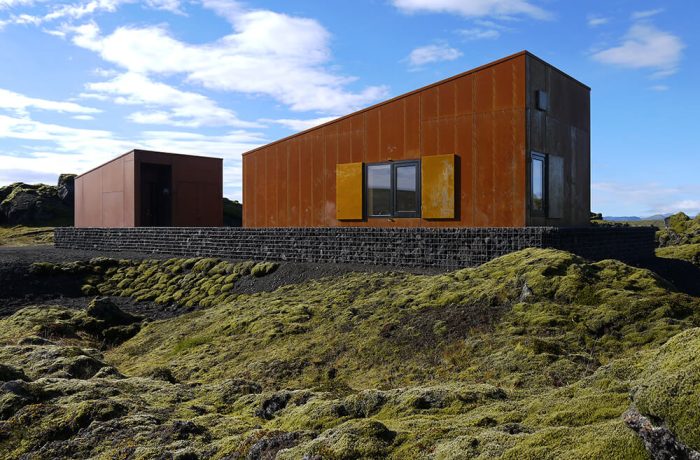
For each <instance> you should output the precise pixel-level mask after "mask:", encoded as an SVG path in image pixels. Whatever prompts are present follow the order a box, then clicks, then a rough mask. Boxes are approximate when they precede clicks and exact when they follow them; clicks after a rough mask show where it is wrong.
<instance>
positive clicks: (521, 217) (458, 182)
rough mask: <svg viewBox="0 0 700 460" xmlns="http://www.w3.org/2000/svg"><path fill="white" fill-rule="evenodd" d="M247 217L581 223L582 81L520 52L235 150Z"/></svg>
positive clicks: (408, 223)
mask: <svg viewBox="0 0 700 460" xmlns="http://www.w3.org/2000/svg"><path fill="white" fill-rule="evenodd" d="M243 203H244V206H243V225H244V226H245V227H334V226H393V227H399V226H402V227H403V226H405V227H415V226H421V227H445V226H460V227H524V226H538V225H547V226H585V225H588V221H589V211H590V88H589V87H588V86H586V85H584V84H582V83H580V82H579V81H577V80H575V79H573V78H571V77H569V76H568V75H566V74H565V73H563V72H561V71H560V70H558V69H556V68H554V67H553V66H551V65H549V64H547V63H546V62H544V61H543V60H541V59H539V58H537V57H535V56H533V55H532V54H530V53H528V52H527V51H523V52H520V53H517V54H514V55H512V56H509V57H506V58H504V59H501V60H498V61H496V62H492V63H490V64H487V65H484V66H482V67H479V68H476V69H473V70H470V71H467V72H465V73H462V74H460V75H457V76H454V77H452V78H448V79H446V80H443V81H441V82H438V83H435V84H433V85H429V86H426V87H425V88H422V89H419V90H416V91H413V92H410V93H407V94H404V95H402V96H398V97H396V98H393V99H391V100H389V101H386V102H382V103H380V104H377V105H374V106H372V107H369V108H367V109H364V110H361V111H359V112H355V113H353V114H350V115H347V116H344V117H341V118H339V119H336V120H334V121H331V122H329V123H326V124H324V125H321V126H318V127H315V128H312V129H309V130H307V131H304V132H301V133H298V134H295V135H293V136H290V137H287V138H285V139H282V140H279V141H277V142H273V143H271V144H268V145H266V146H263V147H260V148H258V149H255V150H252V151H250V152H247V153H245V154H244V156H243Z"/></svg>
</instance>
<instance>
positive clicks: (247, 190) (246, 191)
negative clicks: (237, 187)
mask: <svg viewBox="0 0 700 460" xmlns="http://www.w3.org/2000/svg"><path fill="white" fill-rule="evenodd" d="M252 161H253V157H252V156H250V155H247V156H243V157H242V158H241V167H242V168H243V170H242V172H241V180H242V181H243V187H242V189H243V190H242V195H243V196H242V197H241V200H242V203H243V204H244V206H243V226H245V227H247V226H249V225H248V224H249V223H252V222H253V216H252V214H253V210H254V209H255V207H254V206H252V203H253V202H254V201H253V199H252V195H251V193H252V190H253V180H254V176H253V170H252V169H251V165H250V164H251V162H252ZM246 200H250V203H251V206H245V202H246Z"/></svg>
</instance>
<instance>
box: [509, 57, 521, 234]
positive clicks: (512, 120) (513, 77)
mask: <svg viewBox="0 0 700 460" xmlns="http://www.w3.org/2000/svg"><path fill="white" fill-rule="evenodd" d="M515 63H516V61H515V60H514V61H513V62H511V66H510V70H511V82H512V83H511V85H512V88H511V92H512V101H511V106H512V112H511V115H510V135H511V143H510V145H511V146H512V148H513V150H512V151H511V152H510V162H511V165H510V171H511V173H510V184H511V185H510V190H511V200H510V206H509V209H508V211H509V212H508V214H509V216H508V219H509V220H510V223H509V225H515V219H514V217H515V209H516V206H515V197H516V196H519V195H517V193H518V192H517V191H516V190H515V185H516V180H515V176H516V171H518V173H519V169H518V168H517V166H516V163H515V162H516V157H517V156H518V155H517V154H516V153H515V152H516V151H517V150H518V146H517V144H516V138H517V136H516V134H515V129H516V127H515V125H516V121H517V120H515V116H516V114H517V113H518V109H517V108H516V105H517V100H516V98H517V94H516V92H517V87H518V82H517V81H516V79H517V72H516V65H515Z"/></svg>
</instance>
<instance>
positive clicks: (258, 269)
mask: <svg viewBox="0 0 700 460" xmlns="http://www.w3.org/2000/svg"><path fill="white" fill-rule="evenodd" d="M278 266H279V264H278V263H275V262H260V263H257V264H255V266H254V267H253V268H252V269H251V270H250V273H251V274H252V275H253V276H255V277H261V276H265V275H269V274H270V273H272V272H274V271H275V270H277V267H278Z"/></svg>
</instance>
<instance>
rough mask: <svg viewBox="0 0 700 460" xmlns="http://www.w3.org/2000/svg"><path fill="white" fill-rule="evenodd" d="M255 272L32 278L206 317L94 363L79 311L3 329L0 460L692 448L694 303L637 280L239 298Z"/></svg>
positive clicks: (159, 270)
mask: <svg viewBox="0 0 700 460" xmlns="http://www.w3.org/2000/svg"><path fill="white" fill-rule="evenodd" d="M255 266H256V265H255V264H253V263H247V264H230V263H228V262H222V261H220V260H217V259H174V260H170V261H161V262H150V261H147V262H144V263H141V262H130V261H112V262H107V261H102V262H100V263H99V264H98V263H93V264H85V265H73V266H72V267H67V266H65V265H64V266H54V267H51V266H37V268H36V270H38V271H39V272H42V273H47V274H48V275H46V276H50V273H53V272H54V270H75V272H76V273H78V274H79V276H85V277H86V279H87V278H90V279H89V280H87V282H88V283H89V284H90V285H91V286H94V287H95V289H97V290H98V291H100V292H101V293H107V292H108V291H109V292H117V291H118V292H119V293H120V294H122V295H132V296H140V295H146V294H147V293H149V292H153V291H156V292H158V293H159V294H158V295H159V296H160V295H163V294H165V295H170V296H174V294H175V293H176V292H177V291H178V290H182V291H183V292H182V296H180V300H182V299H185V298H189V297H188V296H190V295H192V293H191V292H190V291H191V290H194V289H197V292H198V294H197V296H200V295H203V294H205V293H206V294H205V295H204V296H203V297H201V298H199V300H197V301H198V302H201V301H206V303H207V305H208V307H207V308H204V309H198V310H196V311H193V312H191V313H188V314H185V315H181V316H178V317H176V318H171V319H166V320H161V321H152V322H148V323H146V324H143V326H142V327H141V328H140V330H139V332H138V333H137V334H136V335H135V336H134V337H132V338H130V339H128V340H126V341H125V342H124V343H122V344H118V345H116V346H110V347H107V348H106V349H103V351H98V350H97V349H96V348H97V346H98V345H99V344H98V343H97V341H96V339H95V337H96V336H95V334H91V333H90V332H89V328H88V330H85V329H80V327H78V326H79V325H85V324H89V322H90V321H94V320H97V318H95V317H92V316H89V315H88V314H87V313H86V312H82V311H68V310H62V309H60V308H55V309H48V310H47V313H46V314H44V313H42V312H40V311H38V310H37V309H32V308H26V309H24V310H21V311H20V312H18V313H16V314H15V315H13V316H12V317H8V318H5V319H0V323H2V324H0V344H4V345H2V346H0V362H2V363H3V364H5V365H6V366H8V367H7V369H8V371H7V375H8V376H10V377H8V378H13V377H12V376H16V377H17V378H16V379H14V380H10V381H8V382H5V383H2V382H0V435H1V436H0V456H3V457H7V458H17V457H22V456H27V457H39V458H63V457H71V456H72V457H80V458H88V457H91V458H154V457H158V456H161V457H163V458H214V459H217V458H218V459H222V458H278V459H291V458H295V459H296V458H308V459H316V458H318V459H349V458H352V459H360V458H368V459H370V458H393V459H405V458H411V459H468V458H480V459H485V458H511V459H561V458H564V459H581V458H590V459H594V458H631V459H636V458H639V459H642V458H649V456H650V454H649V451H647V449H646V448H645V442H643V441H642V438H640V437H639V436H638V435H637V433H635V431H634V430H632V429H630V427H628V425H627V424H626V420H627V419H623V414H625V413H626V412H627V411H629V410H630V409H631V408H634V409H635V410H637V409H638V410H639V413H640V414H643V416H644V417H648V418H649V419H650V420H654V421H655V422H659V423H663V424H665V426H667V427H668V429H669V432H670V433H671V434H672V436H674V437H677V438H678V440H679V442H682V443H685V444H686V445H687V446H689V447H688V448H689V449H691V450H692V449H698V446H699V444H698V443H699V442H700V441H698V440H699V439H700V437H699V434H698V430H697V427H698V426H700V416H698V414H697V411H696V410H695V408H696V406H697V404H696V403H697V401H695V399H693V398H695V397H696V396H695V395H696V394H697V393H698V392H699V391H700V390H698V388H696V387H697V386H698V383H697V382H700V366H698V365H697V364H698V363H696V361H697V360H696V359H695V356H696V355H698V353H696V352H695V348H698V346H699V345H698V343H700V342H699V341H698V337H696V336H698V334H697V331H698V330H700V329H699V328H700V299H698V298H695V297H691V296H688V295H685V294H683V293H680V292H676V291H675V290H674V289H673V287H672V286H671V285H670V284H668V283H666V282H665V281H664V280H663V279H661V278H659V277H658V276H656V275H655V274H654V273H652V272H650V271H648V270H644V269H639V268H634V267H631V266H628V265H625V264H623V263H621V262H617V261H612V260H606V261H601V262H596V263H591V262H588V261H586V260H583V259H581V258H578V257H576V256H574V255H571V254H569V253H566V252H562V251H556V250H543V249H528V250H524V251H520V252H517V253H513V254H510V255H507V256H504V257H501V258H499V259H496V260H494V261H492V262H489V263H487V264H484V265H482V266H480V267H477V268H471V269H464V270H458V271H455V272H452V273H447V274H443V275H412V274H407V273H350V274H346V275H343V276H336V277H329V278H325V279H321V280H316V281H307V282H305V283H302V284H298V285H290V286H285V287H282V288H280V289H278V290H276V291H274V292H265V293H258V294H253V295H246V294H240V293H238V294H236V293H235V284H236V283H235V281H236V279H237V277H240V276H252V275H250V273H252V271H253V270H254V269H255ZM260 270H263V269H262V268H260ZM265 271H266V270H265ZM242 273H246V274H245V275H242ZM228 277H232V278H230V279H227V278H228ZM120 283H123V284H122V285H121V286H120ZM229 284H232V285H233V286H234V288H233V289H228V290H226V291H222V288H223V287H224V286H227V285H229ZM112 290H114V291H112ZM228 292H233V294H226V296H224V297H221V296H222V295H223V293H228ZM148 295H153V294H148ZM229 296H230V297H229ZM192 299H194V297H192ZM54 323H55V324H56V326H52V324H54ZM76 328H77V329H76ZM76 330H77V332H75V331H76ZM47 331H51V332H47ZM70 331H74V333H73V334H72V335H70V334H69V332H70ZM696 342H698V343H696ZM42 348H43V349H44V350H42ZM49 356H55V358H54V359H53V363H61V364H62V366H63V367H61V366H58V367H56V366H53V367H52V366H51V360H50V359H48V358H47V357H49ZM90 358H91V359H93V360H94V361H91V363H92V364H93V365H94V366H93V367H89V366H86V369H87V371H85V372H83V373H79V372H77V371H75V370H73V371H71V369H72V368H69V366H70V365H71V363H74V361H80V360H89V359H90ZM71 359H72V360H74V361H71ZM86 363H87V361H86ZM22 376H25V377H26V378H22ZM630 395H631V396H630Z"/></svg>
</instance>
